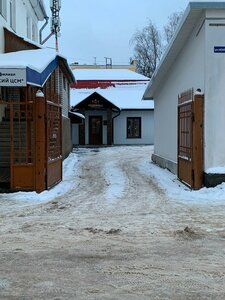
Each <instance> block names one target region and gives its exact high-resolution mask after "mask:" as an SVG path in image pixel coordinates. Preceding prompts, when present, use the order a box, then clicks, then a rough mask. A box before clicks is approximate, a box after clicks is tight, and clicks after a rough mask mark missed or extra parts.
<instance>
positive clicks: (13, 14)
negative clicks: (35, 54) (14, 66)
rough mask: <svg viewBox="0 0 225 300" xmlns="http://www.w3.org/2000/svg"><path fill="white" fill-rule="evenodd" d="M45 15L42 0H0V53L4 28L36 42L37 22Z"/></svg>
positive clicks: (3, 40) (37, 36) (2, 45)
mask: <svg viewBox="0 0 225 300" xmlns="http://www.w3.org/2000/svg"><path fill="white" fill-rule="evenodd" d="M46 17H47V14H46V11H45V8H44V4H43V1H42V0H0V53H2V52H5V37H4V28H6V29H7V30H9V31H12V32H13V33H15V34H17V35H18V36H21V37H23V38H27V39H29V40H31V41H34V42H38V40H39V33H38V22H39V21H43V20H44V19H45V18H46Z"/></svg>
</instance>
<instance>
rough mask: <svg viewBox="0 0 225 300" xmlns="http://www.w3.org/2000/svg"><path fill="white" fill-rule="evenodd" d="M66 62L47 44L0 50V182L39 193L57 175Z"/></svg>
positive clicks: (67, 70)
mask: <svg viewBox="0 0 225 300" xmlns="http://www.w3.org/2000/svg"><path fill="white" fill-rule="evenodd" d="M67 81H68V83H70V84H71V83H73V82H74V76H73V73H72V72H71V70H70V68H69V66H68V64H67V61H66V59H65V58H63V57H62V56H60V55H57V54H56V53H55V51H53V50H50V49H36V50H26V51H17V52H10V53H4V54H0V185H1V187H3V188H9V189H10V190H13V191H14V190H33V191H37V192H41V191H43V190H45V189H48V188H51V187H52V186H54V185H55V184H56V183H58V182H59V181H60V180H61V179H62V104H63V91H62V90H63V84H66V82H67Z"/></svg>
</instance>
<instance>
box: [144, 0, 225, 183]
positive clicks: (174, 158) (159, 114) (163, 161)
mask: <svg viewBox="0 0 225 300" xmlns="http://www.w3.org/2000/svg"><path fill="white" fill-rule="evenodd" d="M224 82H225V2H191V3H189V5H188V7H187V9H186V11H185V12H184V16H183V18H182V20H181V23H180V24H179V26H178V29H177V31H176V33H175V35H174V37H173V39H172V41H171V43H170V45H169V47H168V49H167V50H166V52H165V54H164V56H163V58H162V60H161V62H160V64H159V66H158V68H157V70H156V72H155V74H154V76H153V78H152V79H151V81H150V83H149V85H148V87H147V89H146V91H145V94H144V98H145V99H154V100H155V150H154V155H153V160H154V161H155V162H156V163H158V164H159V165H161V166H163V167H166V168H168V169H170V170H171V171H172V172H174V173H177V172H178V176H179V178H180V179H181V180H184V181H185V182H186V183H187V184H189V185H191V186H192V187H195V185H193V182H190V181H193V180H194V176H195V172H199V174H200V175H199V176H200V177H201V178H200V180H201V181H202V183H201V184H205V185H207V186H209V185H215V184H217V183H219V182H221V181H223V180H224V179H225V170H224V168H222V169H221V167H224V166H225V138H224V128H225V84H224ZM189 89H193V91H194V92H195V91H196V90H197V89H201V91H202V93H203V94H204V102H203V109H202V114H201V113H200V115H201V116H200V121H199V123H198V124H197V122H198V120H197V118H195V116H194V115H193V112H194V106H195V104H194V103H200V101H201V99H200V100H199V97H198V96H197V100H199V101H192V100H194V98H195V96H193V97H192V93H186V94H184V93H183V92H184V91H187V90H189ZM178 95H180V104H179V105H178ZM200 98H203V97H200ZM182 105H183V109H184V107H185V109H186V108H188V105H190V113H189V115H188V112H187V111H186V112H184V111H183V112H182V109H181V106H182ZM178 113H179V114H178ZM182 113H183V116H182ZM178 117H179V118H178ZM182 118H183V119H182ZM201 118H202V120H201ZM188 122H189V123H188ZM185 126H186V127H185ZM195 126H198V130H201V128H202V132H201V134H200V136H199V138H197V139H196V138H195ZM178 130H179V132H178ZM178 133H179V134H178ZM182 139H183V140H182ZM194 139H195V140H194ZM198 142H199V143H200V144H198V145H196V143H198ZM182 147H183V150H182V149H181V148H182ZM184 150H185V151H186V150H187V151H189V153H187V152H186V153H185V151H184ZM195 152H196V153H197V157H194V155H195V154H193V153H195ZM197 163H200V166H196V164H197ZM179 166H180V167H179ZM179 168H181V169H182V168H183V169H182V170H181V169H179ZM185 168H186V169H185ZM200 168H201V170H200ZM185 173H186V174H188V173H189V175H188V176H189V177H190V181H189V180H188V179H187V178H185V176H186V175H185ZM220 173H222V174H220ZM201 184H200V185H201ZM198 187H199V186H198Z"/></svg>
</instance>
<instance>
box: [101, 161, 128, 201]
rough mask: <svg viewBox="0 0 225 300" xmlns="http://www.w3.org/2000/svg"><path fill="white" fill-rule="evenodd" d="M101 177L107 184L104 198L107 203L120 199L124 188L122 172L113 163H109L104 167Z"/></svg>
mask: <svg viewBox="0 0 225 300" xmlns="http://www.w3.org/2000/svg"><path fill="white" fill-rule="evenodd" d="M103 176H104V177H105V180H106V182H107V185H108V188H107V190H106V193H105V197H106V199H107V200H109V201H113V200H115V199H118V198H121V197H122V196H123V191H124V188H125V186H126V182H125V176H124V174H123V172H122V171H121V170H120V169H119V168H118V167H117V166H116V162H115V161H111V162H109V163H107V164H106V165H105V168H104V171H103Z"/></svg>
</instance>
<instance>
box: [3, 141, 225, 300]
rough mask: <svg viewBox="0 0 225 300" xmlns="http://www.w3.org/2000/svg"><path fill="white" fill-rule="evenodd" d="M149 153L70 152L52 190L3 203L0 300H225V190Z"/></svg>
mask: <svg viewBox="0 0 225 300" xmlns="http://www.w3.org/2000/svg"><path fill="white" fill-rule="evenodd" d="M152 150H153V147H151V146H134V147H112V148H101V149H85V148H81V149H76V150H75V151H74V153H72V154H71V155H70V156H69V157H68V158H67V159H66V160H65V162H64V180H63V182H62V183H60V184H59V185H58V186H57V187H55V188H53V189H52V190H50V191H45V192H43V193H41V194H36V193H21V192H20V193H14V194H0V201H1V211H0V239H1V247H0V262H1V264H0V299H21V300H22V299H23V300H24V299H25V300H26V299H85V300H86V299H123V300H124V299H129V300H130V299H131V300H132V299H212V298H214V299H225V285H224V283H225V271H224V270H225V247H224V245H225V227H224V219H225V184H221V185H220V186H218V187H216V188H214V189H206V188H204V189H201V190H200V191H190V190H189V189H188V188H187V187H186V186H184V185H183V184H181V183H180V182H179V181H178V180H177V179H176V177H175V176H174V175H172V174H171V173H170V172H168V171H167V170H162V169H160V168H158V167H157V166H155V165H154V164H152V163H151V162H150V157H151V153H152Z"/></svg>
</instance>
